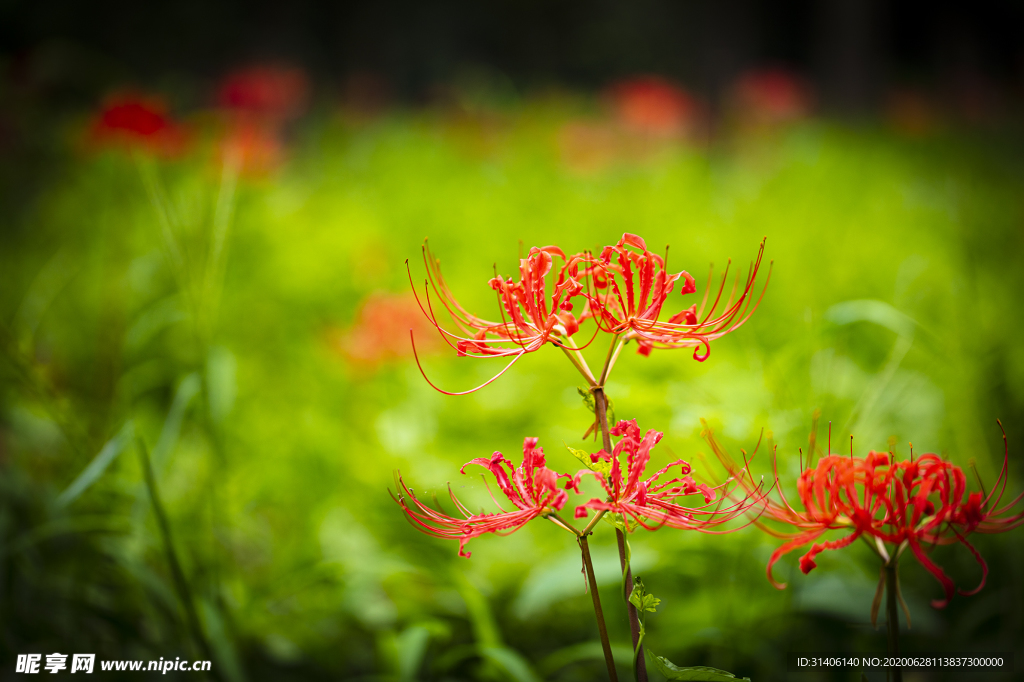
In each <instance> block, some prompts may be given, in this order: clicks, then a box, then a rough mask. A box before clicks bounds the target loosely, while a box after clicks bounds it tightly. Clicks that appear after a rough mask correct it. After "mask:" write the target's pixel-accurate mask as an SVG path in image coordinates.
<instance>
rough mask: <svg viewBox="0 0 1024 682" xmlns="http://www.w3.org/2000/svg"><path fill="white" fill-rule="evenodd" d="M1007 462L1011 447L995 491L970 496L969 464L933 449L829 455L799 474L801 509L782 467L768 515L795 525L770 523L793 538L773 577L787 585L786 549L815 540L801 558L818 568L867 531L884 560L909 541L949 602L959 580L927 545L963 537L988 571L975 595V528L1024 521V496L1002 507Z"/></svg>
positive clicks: (803, 564) (940, 602)
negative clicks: (820, 558)
mask: <svg viewBox="0 0 1024 682" xmlns="http://www.w3.org/2000/svg"><path fill="white" fill-rule="evenodd" d="M705 436H706V437H707V438H708V441H709V442H710V443H711V445H712V448H713V449H714V450H715V452H716V454H718V455H719V458H720V459H721V460H722V461H723V463H726V465H727V467H730V468H732V469H733V473H734V476H736V478H737V480H739V481H740V482H741V483H742V484H743V485H744V487H746V488H748V489H751V492H752V494H753V493H754V491H753V490H752V486H751V481H750V480H749V479H748V478H745V477H744V475H743V472H741V471H739V470H738V468H737V467H736V466H735V465H734V464H732V462H731V459H730V458H729V457H728V455H726V454H725V452H724V450H722V448H721V446H720V445H718V443H717V442H716V441H715V440H714V437H713V435H712V434H711V433H710V431H705ZM1004 442H1005V434H1004ZM1008 465H1009V449H1008V448H1007V449H1006V453H1005V456H1004V461H1003V467H1002V469H1001V471H1000V474H999V479H998V480H997V481H996V485H995V486H994V487H993V488H992V490H990V491H989V492H988V493H987V494H986V493H984V492H972V493H970V494H968V495H967V496H966V499H965V493H966V491H967V477H966V476H965V474H964V472H963V470H962V469H961V468H960V467H958V466H956V465H955V464H952V463H950V462H947V461H945V460H943V459H942V458H941V457H939V456H937V455H934V454H925V455H920V456H918V457H917V458H916V459H914V458H913V457H911V459H909V460H903V461H897V460H896V458H895V456H894V455H893V454H892V453H886V452H875V451H871V452H868V454H867V456H866V457H854V456H853V455H852V454H851V455H850V456H845V455H835V454H829V455H827V456H825V457H822V458H821V459H820V460H819V461H818V463H817V465H815V466H813V467H811V466H808V468H807V469H805V470H804V471H802V472H801V474H800V477H799V479H798V481H797V494H798V496H799V498H800V502H801V504H802V506H803V509H802V510H798V509H796V508H794V507H793V506H792V505H790V503H789V502H788V501H787V500H786V497H785V493H784V492H783V490H782V486H781V485H778V476H777V473H776V484H777V487H778V490H779V499H780V501H778V502H776V501H774V500H770V499H768V497H767V495H765V496H764V498H763V504H764V517H765V518H766V519H771V520H774V521H777V522H780V523H783V524H786V525H788V526H790V527H791V528H793V531H792V532H786V533H780V532H777V531H774V530H773V529H771V528H767V527H766V528H765V530H768V532H770V533H772V534H773V535H776V536H777V537H782V538H785V539H786V542H785V543H784V544H783V545H782V546H780V547H779V548H778V549H776V550H775V552H774V553H773V554H772V556H771V559H769V561H768V568H767V573H768V579H769V581H771V583H772V585H774V586H775V587H777V588H780V589H781V588H784V587H785V584H782V583H778V582H776V581H775V579H774V578H773V577H772V567H773V566H774V565H775V563H776V562H777V561H778V560H779V559H780V558H781V557H782V556H784V555H785V554H788V553H789V552H791V551H793V550H795V549H797V548H800V547H804V546H806V545H807V544H809V543H812V544H811V547H810V549H809V550H808V551H807V552H806V553H805V554H804V555H803V556H802V557H801V558H800V570H801V571H802V572H803V573H805V574H806V573H809V572H810V571H811V570H813V569H814V568H816V567H817V563H816V562H815V558H816V557H817V555H818V554H820V553H821V552H823V551H825V550H832V549H840V548H842V547H846V546H848V545H850V544H852V543H853V542H855V541H856V540H857V539H858V538H864V539H866V540H868V542H869V544H871V546H872V547H873V549H875V551H876V552H878V553H879V555H880V556H881V557H882V558H883V560H885V561H889V560H890V558H891V557H894V556H895V557H898V556H899V555H900V554H901V553H902V552H903V551H904V550H905V549H907V548H909V549H910V551H911V553H912V554H913V555H914V556H915V557H916V558H917V560H918V561H919V562H921V565H922V566H924V568H925V569H926V570H927V571H928V572H929V573H931V574H932V575H933V576H935V578H936V579H937V580H938V581H939V583H941V585H942V588H943V592H944V598H943V599H936V600H934V601H932V606H934V607H936V608H942V607H944V606H945V605H946V604H947V603H948V602H949V599H950V598H951V597H952V596H953V592H954V591H955V589H956V586H955V584H954V582H953V580H952V579H951V578H950V577H949V576H947V575H946V574H945V572H944V571H943V570H942V568H941V567H939V566H938V565H937V564H936V563H935V562H934V561H932V559H931V558H930V557H929V556H928V552H927V551H926V549H927V547H928V546H934V545H948V544H953V543H957V542H959V543H960V544H962V545H964V546H965V547H966V548H967V549H968V551H970V552H971V554H972V555H973V556H974V558H975V559H976V560H977V561H978V563H979V565H980V566H981V570H982V578H981V583H980V584H979V585H978V587H976V588H975V589H973V590H970V591H964V590H961V591H960V592H961V594H966V595H969V594H975V593H976V592H978V590H980V589H981V588H982V587H983V586H984V584H985V578H986V576H987V575H988V567H987V565H986V564H985V560H984V559H982V557H981V555H980V554H979V553H978V551H977V550H976V549H975V548H974V547H973V546H972V545H971V543H970V542H969V541H968V540H967V536H968V535H969V534H970V533H972V532H979V533H995V532H1001V531H1005V530H1010V529H1011V528H1015V527H1017V526H1019V525H1021V524H1024V511H1021V512H1018V513H1016V514H1011V513H1010V512H1011V510H1012V509H1013V507H1014V506H1015V505H1016V504H1017V503H1018V502H1020V500H1021V499H1022V497H1024V495H1021V496H1018V497H1017V498H1015V499H1014V500H1012V501H1011V502H1010V503H1009V504H1006V505H1003V506H1000V503H1001V501H1002V496H1003V493H1004V492H1005V489H1006V481H1007V472H1008ZM997 491H998V492H997ZM829 530H843V531H847V533H848V534H847V535H845V536H844V537H842V538H839V539H837V540H830V541H822V542H818V540H819V539H820V538H821V536H822V535H824V534H825V533H826V532H827V531H829ZM886 543H888V544H890V545H891V546H892V547H890V548H887V547H886Z"/></svg>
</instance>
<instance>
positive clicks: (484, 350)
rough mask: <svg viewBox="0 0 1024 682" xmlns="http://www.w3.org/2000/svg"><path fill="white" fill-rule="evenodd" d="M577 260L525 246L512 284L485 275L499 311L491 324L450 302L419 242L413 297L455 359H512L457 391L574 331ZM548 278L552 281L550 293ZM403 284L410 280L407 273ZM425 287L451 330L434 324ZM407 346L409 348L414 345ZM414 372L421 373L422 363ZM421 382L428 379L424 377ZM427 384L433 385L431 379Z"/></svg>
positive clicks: (437, 268)
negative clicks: (421, 281)
mask: <svg viewBox="0 0 1024 682" xmlns="http://www.w3.org/2000/svg"><path fill="white" fill-rule="evenodd" d="M555 258H558V259H560V260H561V261H562V266H561V267H560V268H558V269H557V270H556V269H555V267H554V263H555V261H554V259H555ZM579 261H580V257H579V256H572V257H570V258H566V256H565V253H564V252H563V251H562V250H561V249H560V248H558V247H557V246H545V247H542V248H538V247H533V248H532V249H530V254H529V256H527V257H526V258H522V259H520V261H519V281H518V282H516V281H513V280H512V278H508V279H505V278H502V277H501V276H495V277H494V278H492V279H491V281H490V285H491V288H492V289H494V291H495V292H497V295H498V302H499V308H500V311H501V315H502V321H501V322H492V321H489V320H485V319H483V318H480V317H477V316H476V315H473V314H472V313H470V312H468V311H467V310H466V309H465V308H463V307H462V306H461V305H460V304H459V302H458V301H456V300H455V297H454V296H452V293H451V290H450V289H449V288H448V285H447V284H446V283H445V281H444V277H443V276H442V275H441V264H440V261H439V260H437V259H435V258H434V256H433V254H431V253H430V249H429V247H428V246H426V245H424V247H423V262H424V264H425V265H426V269H427V284H425V286H424V292H425V298H424V300H423V301H421V300H420V298H419V295H418V294H417V295H416V300H417V302H418V303H419V304H420V309H421V310H422V311H423V314H424V315H426V316H427V318H428V319H429V320H430V322H431V324H432V325H433V326H434V327H435V328H436V329H437V330H438V331H439V332H440V334H441V337H442V338H443V339H444V340H445V342H446V343H447V344H448V345H449V346H451V347H452V348H454V349H455V350H456V351H457V352H458V354H459V356H460V357H476V358H481V357H511V358H512V360H511V362H509V364H508V365H507V366H506V367H505V368H504V369H503V370H501V372H499V373H498V374H497V375H495V376H494V377H492V378H491V379H490V380H488V381H487V382H485V383H484V384H482V385H481V386H478V387H477V388H474V389H472V390H471V391H463V393H471V392H472V391H475V390H478V389H480V388H483V387H484V386H486V385H488V384H490V383H491V382H492V381H494V380H495V379H497V378H498V377H499V376H501V375H502V374H504V373H505V371H507V370H508V369H509V367H511V366H512V365H513V364H515V362H516V361H517V360H518V359H519V358H521V357H522V356H523V355H525V354H526V353H530V352H533V351H536V350H538V349H540V348H541V347H542V346H543V345H544V344H545V343H548V342H549V341H551V342H553V343H555V344H556V345H563V344H564V343H565V340H566V339H569V338H570V337H572V336H573V335H574V334H575V333H576V332H577V331H579V320H578V319H577V318H576V317H575V316H574V315H573V312H572V310H573V302H572V299H573V298H574V297H576V296H579V295H581V294H582V292H583V285H582V283H581V282H580V281H579V266H578V263H579ZM549 279H553V280H554V281H553V282H552V287H551V290H550V293H549V291H548V280H549ZM409 283H410V284H412V274H411V272H410V275H409ZM431 290H433V292H434V294H435V296H436V297H437V299H438V301H440V303H441V306H442V307H443V308H444V309H445V311H447V313H448V314H449V315H450V316H451V318H452V320H453V322H454V323H455V326H456V327H457V329H458V331H457V332H453V331H448V330H447V329H445V328H444V327H442V326H441V324H440V322H438V320H437V315H436V313H435V311H434V304H433V303H432V302H431V297H430V291H431ZM415 291H416V287H415V285H413V292H415ZM424 302H425V305H424ZM413 349H414V351H415V346H414V347H413ZM418 362H419V360H418V358H417V363H418ZM420 370H421V371H422V367H421V368H420ZM424 378H426V375H424ZM427 381H428V383H429V381H430V380H429V379H428V380H427ZM430 385H431V386H434V384H433V383H431V384H430ZM434 388H437V387H436V386H434ZM438 390H441V389H438ZM442 393H448V392H447V391H442ZM463 393H458V394H452V393H449V395H462V394H463Z"/></svg>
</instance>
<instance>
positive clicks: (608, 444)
mask: <svg viewBox="0 0 1024 682" xmlns="http://www.w3.org/2000/svg"><path fill="white" fill-rule="evenodd" d="M594 407H595V413H596V415H597V423H598V425H599V426H600V427H601V439H602V443H603V445H604V450H605V452H608V453H611V451H612V436H611V433H609V431H608V396H606V395H605V393H604V388H603V387H600V386H598V387H596V388H595V389H594ZM623 521H625V519H623ZM615 540H616V542H617V543H618V545H619V565H620V566H621V567H622V572H623V573H624V574H625V575H626V579H625V580H624V581H623V582H624V583H625V585H624V587H623V595H622V597H623V599H625V601H626V613H627V614H628V615H629V632H630V634H631V635H632V638H633V650H634V652H635V654H636V657H637V666H636V679H637V682H647V664H646V662H645V660H644V655H643V649H642V646H641V642H640V617H639V615H638V614H637V612H636V607H634V606H633V605H632V604H631V603H630V602H629V594H630V592H631V591H632V589H633V571H632V570H631V568H630V566H629V561H628V559H627V558H626V534H625V533H623V532H622V531H621V530H619V529H618V528H616V529H615Z"/></svg>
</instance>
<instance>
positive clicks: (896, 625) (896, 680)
mask: <svg viewBox="0 0 1024 682" xmlns="http://www.w3.org/2000/svg"><path fill="white" fill-rule="evenodd" d="M897 566H898V560H897V558H896V557H893V558H892V560H890V561H889V562H888V563H886V564H885V620H886V625H887V626H888V630H889V656H890V657H893V658H896V657H898V656H899V654H900V620H899V611H897V606H896V599H897V593H896V591H897V590H898V589H899V588H898V587H897V586H896V580H897V578H896V569H897ZM892 682H903V669H902V668H900V667H897V666H893V668H892Z"/></svg>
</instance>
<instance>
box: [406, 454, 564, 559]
mask: <svg viewBox="0 0 1024 682" xmlns="http://www.w3.org/2000/svg"><path fill="white" fill-rule="evenodd" d="M470 464H478V465H480V466H482V467H484V468H485V469H487V470H488V471H490V472H491V474H492V475H493V476H494V478H495V480H496V482H497V484H498V487H499V488H501V492H503V493H505V496H506V497H507V498H508V499H509V502H511V503H512V505H513V506H514V507H515V511H508V512H507V511H505V510H504V509H502V510H501V513H500V514H487V513H480V514H474V513H472V512H471V511H470V510H469V509H467V508H466V506H465V505H464V504H462V503H461V502H460V501H459V500H458V498H456V497H455V494H454V493H453V492H452V491H451V487H450V486H449V488H448V494H449V496H450V497H451V500H452V503H453V504H454V505H455V507H456V508H457V509H458V510H459V512H460V513H461V514H462V517H461V518H460V517H455V516H449V515H447V514H445V513H444V512H439V511H436V510H434V509H432V508H430V507H428V506H427V505H425V504H423V503H422V502H420V500H418V499H417V498H416V496H415V495H414V494H413V492H412V490H410V489H409V488H408V487H407V486H406V485H405V482H404V481H403V480H402V478H401V476H399V478H398V488H399V490H398V496H397V497H395V496H394V495H392V497H394V499H395V501H396V502H398V504H400V505H401V506H402V509H403V510H404V511H405V514H406V517H407V518H408V519H409V522H410V523H412V524H413V525H414V526H416V527H417V528H418V529H419V530H421V531H422V532H424V533H426V534H427V535H433V536H434V537H438V538H445V539H452V540H458V541H459V556H464V557H469V556H470V552H467V551H466V550H465V547H466V543H467V542H469V541H470V540H471V539H473V538H475V537H479V536H481V535H483V534H484V533H497V534H501V535H507V534H508V533H512V532H515V531H517V530H519V529H520V528H522V527H523V526H524V525H526V524H527V523H528V522H530V521H532V520H533V519H535V518H537V517H538V516H541V515H544V514H548V513H552V512H557V511H559V510H561V509H562V507H564V506H565V503H566V501H567V500H568V499H569V496H568V493H566V492H565V490H561V489H559V487H558V479H560V478H569V474H557V473H555V472H554V471H552V470H551V469H548V468H547V467H546V466H545V461H544V449H543V448H540V447H537V439H536V438H525V439H523V462H522V464H520V465H519V467H518V468H516V469H513V468H512V463H511V462H509V461H508V460H507V459H505V457H504V456H503V455H502V454H501V453H500V452H495V453H494V454H493V455H492V456H491V457H490V459H487V458H485V457H478V458H476V459H474V460H472V461H470V462H467V463H466V464H464V465H463V467H462V469H461V472H462V473H465V472H466V467H467V466H469V465H470ZM506 469H507V470H506ZM492 499H493V495H492ZM494 503H495V504H497V505H498V508H499V509H501V505H500V504H498V501H497V500H494Z"/></svg>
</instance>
